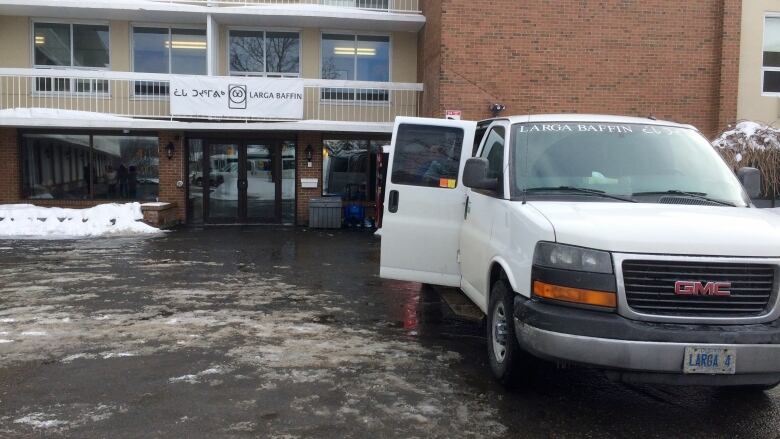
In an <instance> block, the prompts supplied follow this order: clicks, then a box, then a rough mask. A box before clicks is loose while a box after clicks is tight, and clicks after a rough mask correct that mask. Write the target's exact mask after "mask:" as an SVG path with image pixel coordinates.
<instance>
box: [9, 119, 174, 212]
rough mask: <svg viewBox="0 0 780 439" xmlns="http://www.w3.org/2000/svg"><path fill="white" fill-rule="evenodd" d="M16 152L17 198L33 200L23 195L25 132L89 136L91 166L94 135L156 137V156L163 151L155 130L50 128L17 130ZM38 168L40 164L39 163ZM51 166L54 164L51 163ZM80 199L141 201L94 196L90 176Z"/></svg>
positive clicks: (64, 199)
mask: <svg viewBox="0 0 780 439" xmlns="http://www.w3.org/2000/svg"><path fill="white" fill-rule="evenodd" d="M16 134H17V138H16V143H17V153H18V156H19V157H20V160H19V164H18V170H19V177H20V178H19V185H18V191H19V192H18V194H19V200H22V201H27V200H34V198H30V197H29V196H27V195H25V181H24V175H25V169H24V160H25V156H24V153H25V151H26V148H25V135H27V134H36V135H47V134H48V135H77V136H88V137H89V151H88V152H87V160H88V163H89V165H90V166H93V160H94V155H93V151H94V140H93V138H94V136H119V137H156V138H157V157H158V158H163V153H162V151H161V150H160V133H159V132H157V131H144V130H141V131H130V132H125V130H85V129H72V130H68V129H63V130H52V129H19V130H17V133H16ZM38 165H39V168H40V166H41V164H40V163H39V164H38ZM52 166H54V165H53V164H52ZM60 166H62V163H60ZM158 178H159V170H158ZM67 200H68V199H67V198H54V199H53V201H67ZM80 201H106V202H111V201H124V202H132V201H139V202H140V201H141V200H138V199H130V198H95V192H94V181H93V179H92V178H90V179H89V193H88V196H87V198H83V199H80Z"/></svg>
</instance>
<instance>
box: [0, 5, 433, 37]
mask: <svg viewBox="0 0 780 439" xmlns="http://www.w3.org/2000/svg"><path fill="white" fill-rule="evenodd" d="M420 1H421V0H148V1H144V2H130V1H115V0H90V1H89V2H84V1H81V0H0V10H2V11H3V15H16V16H24V17H57V18H63V19H79V20H120V21H122V20H123V21H132V22H143V23H168V24H194V23H202V24H204V25H205V24H206V21H207V17H212V18H213V20H214V21H215V22H216V23H218V24H221V25H226V26H253V27H293V28H320V29H349V30H352V31H376V32H418V31H419V30H420V29H422V27H423V25H424V24H425V16H424V15H423V14H422V13H421V10H420Z"/></svg>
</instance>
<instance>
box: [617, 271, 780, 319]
mask: <svg viewBox="0 0 780 439" xmlns="http://www.w3.org/2000/svg"><path fill="white" fill-rule="evenodd" d="M677 282H681V285H683V286H684V287H687V289H684V288H683V287H681V288H679V290H682V291H678V292H677V293H676V292H675V284H676V283H677ZM716 283H719V284H720V286H721V287H722V289H723V290H724V291H728V292H729V293H730V294H729V295H712V294H711V293H712V292H713V290H712V289H709V288H707V286H708V285H709V286H713V284H716ZM623 284H624V286H625V291H626V300H627V302H628V306H629V307H630V308H631V309H633V310H634V311H635V312H638V313H642V314H652V315H659V316H688V317H754V316H760V315H763V314H766V313H767V312H769V306H770V299H771V298H772V293H773V292H774V289H775V287H774V285H775V266H773V265H760V264H739V263H714V262H687V261H635V260H629V261H624V262H623ZM694 286H695V287H696V288H693V287H694ZM691 291H695V294H678V293H686V292H687V293H691Z"/></svg>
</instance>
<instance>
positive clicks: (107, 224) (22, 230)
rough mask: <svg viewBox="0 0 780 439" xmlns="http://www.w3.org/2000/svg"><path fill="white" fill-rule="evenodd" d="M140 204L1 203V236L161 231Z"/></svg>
mask: <svg viewBox="0 0 780 439" xmlns="http://www.w3.org/2000/svg"><path fill="white" fill-rule="evenodd" d="M141 219H143V214H142V213H141V205H140V204H139V203H127V204H116V203H112V204H101V205H99V206H95V207H91V208H89V209H63V208H58V207H39V206H33V205H31V204H6V205H0V238H3V237H86V236H122V235H138V234H151V233H160V229H157V228H155V227H152V226H149V225H147V224H145V223H143V222H141Z"/></svg>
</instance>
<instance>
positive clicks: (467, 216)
mask: <svg viewBox="0 0 780 439" xmlns="http://www.w3.org/2000/svg"><path fill="white" fill-rule="evenodd" d="M468 218H469V197H466V209H465V211H464V212H463V219H464V220H466V219H468Z"/></svg>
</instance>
